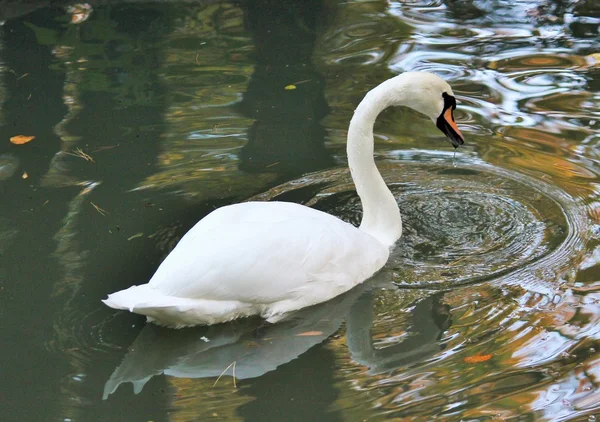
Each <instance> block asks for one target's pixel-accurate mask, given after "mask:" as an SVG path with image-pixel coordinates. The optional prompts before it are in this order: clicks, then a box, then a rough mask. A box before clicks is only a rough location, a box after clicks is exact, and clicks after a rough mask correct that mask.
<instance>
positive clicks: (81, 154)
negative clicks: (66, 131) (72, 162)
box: [65, 148, 96, 163]
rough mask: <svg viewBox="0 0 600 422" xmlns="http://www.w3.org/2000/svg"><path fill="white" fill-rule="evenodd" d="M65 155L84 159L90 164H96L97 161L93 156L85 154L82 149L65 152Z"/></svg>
mask: <svg viewBox="0 0 600 422" xmlns="http://www.w3.org/2000/svg"><path fill="white" fill-rule="evenodd" d="M65 154H69V155H72V156H73V157H79V158H83V159H84V160H85V161H87V162H90V163H95V162H96V161H95V160H94V159H93V158H92V156H91V155H89V154H86V153H85V152H83V150H82V149H81V148H75V149H74V150H73V152H65Z"/></svg>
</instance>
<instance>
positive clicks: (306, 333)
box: [296, 331, 323, 337]
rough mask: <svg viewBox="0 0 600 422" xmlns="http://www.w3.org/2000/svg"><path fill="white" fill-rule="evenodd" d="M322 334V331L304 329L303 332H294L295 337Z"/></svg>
mask: <svg viewBox="0 0 600 422" xmlns="http://www.w3.org/2000/svg"><path fill="white" fill-rule="evenodd" d="M320 335H323V331H306V332H304V333H300V334H296V337H311V336H320Z"/></svg>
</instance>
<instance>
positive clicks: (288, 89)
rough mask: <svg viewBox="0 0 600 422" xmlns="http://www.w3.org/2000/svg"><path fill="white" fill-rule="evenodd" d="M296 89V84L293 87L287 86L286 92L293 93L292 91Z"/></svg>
mask: <svg viewBox="0 0 600 422" xmlns="http://www.w3.org/2000/svg"><path fill="white" fill-rule="evenodd" d="M294 89H296V85H294V84H292V85H287V86H286V87H285V90H286V91H292V90H294Z"/></svg>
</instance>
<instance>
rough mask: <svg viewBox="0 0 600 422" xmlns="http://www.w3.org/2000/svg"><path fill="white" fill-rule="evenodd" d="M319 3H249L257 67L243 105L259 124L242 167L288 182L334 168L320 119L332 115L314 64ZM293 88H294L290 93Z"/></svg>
mask: <svg viewBox="0 0 600 422" xmlns="http://www.w3.org/2000/svg"><path fill="white" fill-rule="evenodd" d="M321 3H322V2H321V1H320V0H305V1H292V0H290V1H274V0H265V1H259V2H251V3H250V2H249V3H246V4H245V7H244V12H245V24H246V27H247V28H248V30H249V31H250V32H251V34H252V38H253V41H254V54H253V56H254V59H255V61H256V65H255V68H254V73H253V74H252V77H251V78H250V82H249V84H248V90H247V92H246V93H245V94H244V99H243V101H242V102H241V104H240V105H239V108H240V110H241V112H242V113H243V114H244V115H246V116H249V117H252V118H253V119H255V121H254V123H253V124H252V126H251V127H250V130H249V133H248V143H247V144H246V145H245V146H244V147H243V148H242V150H241V155H240V159H241V163H240V168H241V169H243V170H245V171H249V172H253V173H254V172H264V171H270V172H277V173H280V174H281V173H283V174H285V175H286V177H290V176H295V175H298V174H300V173H303V172H308V171H314V170H319V169H322V168H324V167H327V166H329V165H331V158H330V157H329V154H328V152H327V150H326V148H325V145H324V137H325V130H324V128H323V127H322V125H321V120H322V119H323V117H324V116H325V115H326V114H327V112H328V107H327V104H326V102H325V99H324V97H323V93H324V88H325V87H324V81H323V79H322V77H321V76H320V75H319V73H318V72H317V71H316V70H315V68H314V66H313V64H312V56H313V51H314V47H315V42H316V34H317V22H318V20H319V17H320V15H321V13H322V11H323V7H322V4H321ZM290 85H293V86H294V87H295V89H285V88H286V86H287V87H289V86H290Z"/></svg>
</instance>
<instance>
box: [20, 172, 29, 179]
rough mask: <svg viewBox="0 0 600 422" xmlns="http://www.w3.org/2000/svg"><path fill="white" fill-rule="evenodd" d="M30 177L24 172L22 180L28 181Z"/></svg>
mask: <svg viewBox="0 0 600 422" xmlns="http://www.w3.org/2000/svg"><path fill="white" fill-rule="evenodd" d="M28 177H29V175H28V174H27V172H26V171H24V172H23V175H22V176H21V178H22V179H27V178H28Z"/></svg>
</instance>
